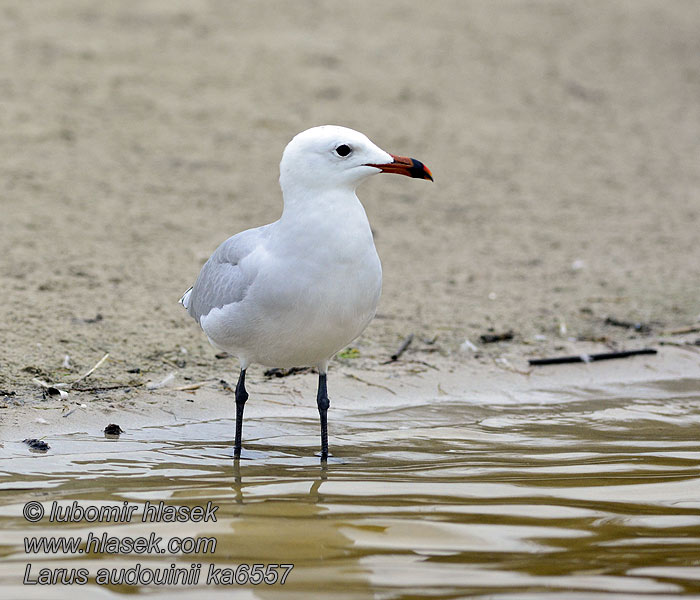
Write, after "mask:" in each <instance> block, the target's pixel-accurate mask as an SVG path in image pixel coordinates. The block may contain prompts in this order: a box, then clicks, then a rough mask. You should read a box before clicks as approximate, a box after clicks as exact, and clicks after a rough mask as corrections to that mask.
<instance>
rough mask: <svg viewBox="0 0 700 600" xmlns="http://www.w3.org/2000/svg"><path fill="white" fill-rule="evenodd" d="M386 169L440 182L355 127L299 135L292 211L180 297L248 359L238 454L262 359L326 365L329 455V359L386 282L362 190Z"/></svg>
mask: <svg viewBox="0 0 700 600" xmlns="http://www.w3.org/2000/svg"><path fill="white" fill-rule="evenodd" d="M382 172H384V173H399V174H402V175H408V176H410V177H417V178H421V179H429V180H431V181H432V175H431V173H430V170H429V169H428V168H427V167H425V166H424V165H423V164H422V163H421V162H420V161H417V160H415V159H412V158H405V157H402V156H395V155H393V154H389V153H388V152H385V151H384V150H382V149H381V148H379V147H378V146H376V145H375V144H373V143H372V142H371V141H370V140H369V139H368V138H367V137H366V136H365V135H363V134H361V133H359V132H357V131H354V130H352V129H347V128H346V127H339V126H335V125H324V126H321V127H313V128H312V129H308V130H306V131H303V132H302V133H300V134H298V135H297V136H295V137H294V139H292V141H291V142H289V144H288V145H287V147H286V148H285V150H284V154H283V156H282V162H281V163H280V187H281V188H282V196H283V198H284V210H283V212H282V216H281V217H280V218H279V220H277V221H275V222H274V223H270V224H269V225H264V226H262V227H257V228H255V229H248V230H246V231H242V232H241V233H238V234H236V235H234V236H233V237H230V238H229V239H227V240H226V241H225V242H223V243H222V244H221V245H220V246H219V247H218V248H217V249H216V251H215V252H214V254H212V255H211V257H210V258H209V260H208V261H207V262H206V263H205V265H204V266H203V267H202V270H201V272H200V273H199V276H198V277H197V281H196V282H195V284H194V286H192V287H191V288H190V289H189V290H187V292H185V294H184V295H183V297H182V298H181V299H180V302H181V303H182V305H183V306H184V307H185V308H186V309H187V312H188V313H189V314H190V316H192V317H193V318H194V319H195V320H196V321H197V322H198V323H199V325H200V326H201V328H202V329H203V330H204V333H205V334H206V335H207V337H208V338H209V341H210V342H211V344H212V345H213V346H214V347H215V348H218V349H220V350H224V351H226V352H228V353H230V354H232V355H233V356H236V357H238V360H239V362H240V369H241V370H240V375H239V379H238V384H237V385H236V439H235V445H234V455H235V456H236V457H239V456H240V453H241V434H242V426H243V408H244V406H245V402H246V400H247V399H248V393H247V392H246V390H245V373H246V369H247V368H248V366H249V365H250V364H251V363H259V364H262V365H267V366H272V367H293V366H314V367H316V368H317V369H318V373H319V380H318V394H317V398H316V400H317V405H318V410H319V415H320V419H321V458H322V459H323V460H325V459H326V458H327V456H328V426H327V411H328V407H329V406H330V401H329V399H328V392H327V389H326V373H327V369H328V361H329V360H330V359H331V358H332V357H333V355H334V354H335V353H336V352H338V351H339V350H341V349H342V348H344V347H345V346H347V345H348V344H349V343H350V342H352V341H353V340H354V339H355V338H356V337H357V336H359V335H360V334H361V333H362V331H363V330H364V329H365V327H367V325H368V324H369V322H370V321H371V320H372V318H373V317H374V314H375V312H376V309H377V303H378V301H379V294H380V292H381V288H382V268H381V264H380V262H379V257H378V256H377V250H376V248H375V247H374V240H373V238H372V231H371V230H370V226H369V222H368V221H367V215H366V214H365V210H364V208H363V206H362V204H361V203H360V201H359V200H358V198H357V196H356V195H355V188H356V187H357V186H358V185H359V184H360V183H361V182H362V181H363V180H365V179H367V178H368V177H369V176H370V175H375V174H377V173H382Z"/></svg>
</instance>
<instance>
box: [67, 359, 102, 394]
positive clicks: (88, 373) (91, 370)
mask: <svg viewBox="0 0 700 600" xmlns="http://www.w3.org/2000/svg"><path fill="white" fill-rule="evenodd" d="M108 358H109V352H108V353H107V354H105V355H104V356H103V357H102V358H101V359H100V360H98V361H97V364H95V366H94V367H92V369H90V370H89V371H88V372H87V373H85V374H84V375H81V376H80V377H78V379H76V380H75V381H73V382H72V383H71V384H70V387H71V388H72V387H73V386H74V385H75V384H76V383H79V382H80V381H82V380H83V379H87V378H88V377H90V375H92V374H93V373H94V372H95V371H96V370H97V369H99V368H100V367H101V366H102V365H103V364H104V362H105V361H106V360H107V359H108Z"/></svg>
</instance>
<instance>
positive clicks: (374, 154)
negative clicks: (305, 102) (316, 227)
mask: <svg viewBox="0 0 700 600" xmlns="http://www.w3.org/2000/svg"><path fill="white" fill-rule="evenodd" d="M377 173H398V174H401V175H407V176H409V177H417V178H420V179H429V180H430V181H432V180H433V177H432V174H431V173H430V170H429V169H428V168H427V167H426V166H425V165H423V163H421V162H420V161H418V160H415V159H413V158H406V157H403V156H396V155H393V154H389V153H388V152H385V151H384V150H382V149H381V148H380V147H379V146H377V145H375V144H374V143H373V142H372V141H371V140H370V139H369V138H368V137H367V136H366V135H364V134H362V133H360V132H359V131H354V130H353V129H348V128H347V127H340V126H338V125H322V126H320V127H313V128H311V129H307V130H306V131H302V132H301V133H299V134H297V135H296V136H295V137H294V138H293V139H292V141H291V142H289V144H287V147H286V148H285V150H284V154H283V155H282V162H281V163H280V185H281V186H282V190H283V191H284V192H287V191H292V190H309V191H311V190H313V191H315V192H318V191H322V190H334V189H351V190H354V189H355V188H356V187H357V186H358V185H359V184H360V183H361V182H362V181H364V180H365V179H366V178H367V177H369V176H370V175H376V174H377Z"/></svg>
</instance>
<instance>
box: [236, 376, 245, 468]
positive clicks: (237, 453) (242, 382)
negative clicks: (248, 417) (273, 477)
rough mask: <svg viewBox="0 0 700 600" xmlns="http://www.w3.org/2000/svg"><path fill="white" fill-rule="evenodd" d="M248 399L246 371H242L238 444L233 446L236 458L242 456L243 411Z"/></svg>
mask: <svg viewBox="0 0 700 600" xmlns="http://www.w3.org/2000/svg"><path fill="white" fill-rule="evenodd" d="M247 399H248V392H246V391H245V369H241V374H240V376H239V377H238V383H237V384H236V442H235V444H234V446H233V455H234V456H235V457H236V458H240V456H241V437H242V435H243V409H244V408H245V401H246V400H247Z"/></svg>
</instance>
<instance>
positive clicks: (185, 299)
mask: <svg viewBox="0 0 700 600" xmlns="http://www.w3.org/2000/svg"><path fill="white" fill-rule="evenodd" d="M193 287H194V286H193ZM191 293H192V288H190V289H189V290H187V291H186V292H185V293H184V294H182V298H180V304H182V306H184V307H185V309H186V310H189V308H190V294H191Z"/></svg>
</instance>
